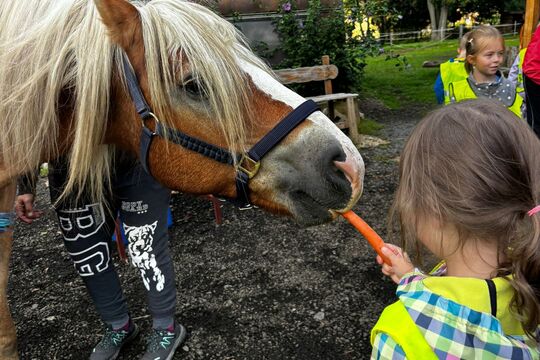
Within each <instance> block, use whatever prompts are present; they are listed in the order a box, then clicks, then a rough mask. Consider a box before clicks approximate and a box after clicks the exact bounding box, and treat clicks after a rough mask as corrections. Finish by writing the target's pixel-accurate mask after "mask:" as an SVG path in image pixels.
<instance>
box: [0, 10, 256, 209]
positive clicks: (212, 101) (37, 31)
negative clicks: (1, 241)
mask: <svg viewBox="0 0 540 360" xmlns="http://www.w3.org/2000/svg"><path fill="white" fill-rule="evenodd" d="M133 4H134V5H135V6H136V7H137V8H138V10H139V13H140V18H141V21H142V30H143V37H144V46H145V54H144V56H145V64H146V70H147V73H148V84H149V91H150V95H151V98H152V104H153V110H154V113H156V115H157V116H158V117H159V118H160V120H161V121H162V122H164V123H165V124H168V125H171V124H170V122H169V118H170V115H171V109H173V107H174V105H173V104H174V101H173V98H172V96H173V94H175V92H176V91H177V87H178V85H179V84H181V82H182V81H181V80H182V79H183V78H184V75H185V74H184V73H183V71H182V67H181V66H180V65H181V63H180V62H175V63H174V64H173V66H172V67H171V64H170V59H178V58H179V57H182V56H185V57H186V58H187V59H188V61H189V64H190V70H191V74H192V76H193V77H194V78H196V79H199V82H200V84H203V88H202V90H203V92H204V94H205V96H206V98H207V103H208V104H209V107H210V108H209V109H208V111H209V112H210V113H211V114H212V116H211V117H212V118H214V119H216V121H217V123H218V125H219V127H220V128H221V130H222V131H223V133H224V134H225V138H226V142H227V144H226V145H227V146H228V147H229V148H232V149H236V150H240V151H242V150H244V149H245V139H246V124H245V122H244V119H245V116H246V114H249V113H250V112H251V110H250V109H249V108H248V107H247V106H248V105H247V104H249V102H250V101H249V98H250V96H249V93H250V90H249V87H248V86H247V83H246V78H245V74H243V73H242V71H241V69H240V67H239V62H240V61H245V62H248V63H252V64H254V65H256V66H258V67H260V68H263V69H266V66H265V65H264V63H263V62H262V61H260V60H259V59H258V58H257V57H256V56H254V55H253V53H252V52H251V51H250V50H249V49H248V47H247V46H246V44H245V41H244V40H243V38H242V36H241V35H239V32H238V31H237V30H236V29H235V28H234V26H232V25H231V24H229V23H228V22H227V21H225V20H224V19H222V18H221V17H219V16H218V15H216V14H214V13H213V12H212V11H210V10H209V9H207V8H204V7H202V6H200V5H197V4H193V3H189V2H187V1H181V0H154V1H151V2H149V3H144V2H142V1H138V2H133ZM122 56H123V52H122V51H121V50H120V49H119V48H118V47H117V46H115V45H113V44H112V43H111V42H110V41H109V38H108V36H107V33H106V29H105V27H104V25H103V24H102V23H101V21H100V17H99V14H98V12H97V9H96V7H95V5H94V3H93V2H92V1H88V0H26V1H24V4H21V3H19V2H16V1H1V2H0V151H1V163H2V167H3V168H4V169H6V170H7V171H10V172H12V173H15V174H20V173H24V172H28V171H32V170H34V169H35V168H36V167H37V166H38V165H39V163H40V161H42V160H44V159H52V158H54V157H55V156H57V154H58V143H57V139H58V134H59V118H58V115H59V107H61V106H63V105H65V104H61V103H60V101H61V100H62V98H61V95H62V94H64V95H65V94H68V95H69V96H70V98H69V101H70V102H73V105H74V109H73V110H74V113H73V127H72V134H70V135H69V136H71V137H72V139H73V142H72V143H73V145H72V148H71V149H70V150H69V151H70V152H69V154H68V157H69V162H70V169H69V180H68V184H67V188H66V192H68V191H71V190H74V189H86V190H87V191H89V192H90V194H91V195H92V198H93V199H96V200H98V199H99V200H101V199H102V197H103V192H104V182H103V179H109V178H110V174H111V168H110V167H111V165H110V164H111V153H112V150H113V149H112V147H111V146H107V145H103V144H102V143H103V140H104V137H105V132H106V129H107V122H108V119H107V114H108V110H109V104H110V100H111V94H110V89H111V83H110V82H111V79H112V78H113V76H112V75H113V73H118V74H120V75H121V76H123V69H122V67H121V64H122V62H121V57H122ZM208 59H211V61H208ZM63 101H66V99H63Z"/></svg>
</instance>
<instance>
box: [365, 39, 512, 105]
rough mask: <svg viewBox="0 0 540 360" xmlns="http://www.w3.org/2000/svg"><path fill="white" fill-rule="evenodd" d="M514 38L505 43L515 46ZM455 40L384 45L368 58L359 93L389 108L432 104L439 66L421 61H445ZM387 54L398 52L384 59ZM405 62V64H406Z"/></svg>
mask: <svg viewBox="0 0 540 360" xmlns="http://www.w3.org/2000/svg"><path fill="white" fill-rule="evenodd" d="M518 41H519V40H518V39H517V38H509V39H506V46H517V45H518ZM456 49H457V40H455V39H454V40H445V41H438V42H421V43H412V44H402V45H394V46H387V47H385V53H384V54H382V55H379V56H377V57H373V58H370V59H368V61H367V66H366V68H365V76H364V78H363V79H362V85H361V89H360V92H361V93H362V95H363V96H366V97H371V98H376V99H379V100H381V101H382V102H383V103H384V104H385V105H386V106H388V107H389V108H391V109H401V108H403V107H405V106H410V105H411V104H415V105H418V104H420V105H430V104H431V105H433V104H435V94H434V92H433V84H434V82H435V78H436V77H437V73H438V71H439V69H438V68H423V67H422V64H423V62H424V61H428V60H429V61H446V60H448V59H449V58H451V57H453V56H455V54H456ZM388 55H394V56H395V55H399V56H398V57H397V58H392V59H390V60H386V58H387V56H388ZM406 64H408V66H405V65H406Z"/></svg>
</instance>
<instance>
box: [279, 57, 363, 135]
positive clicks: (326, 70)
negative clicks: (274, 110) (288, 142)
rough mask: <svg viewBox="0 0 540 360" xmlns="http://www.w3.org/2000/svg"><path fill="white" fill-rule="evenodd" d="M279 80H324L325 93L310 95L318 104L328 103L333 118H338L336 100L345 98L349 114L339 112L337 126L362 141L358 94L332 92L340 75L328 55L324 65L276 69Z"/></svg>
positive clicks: (284, 82) (285, 83) (289, 82)
mask: <svg viewBox="0 0 540 360" xmlns="http://www.w3.org/2000/svg"><path fill="white" fill-rule="evenodd" d="M274 72H275V73H276V75H277V77H278V79H279V81H280V82H281V83H282V84H284V85H287V84H299V83H307V82H311V81H324V95H319V96H313V97H308V98H307V99H311V100H313V101H315V102H316V103H317V104H326V106H327V111H326V115H327V116H328V117H329V118H330V119H331V120H332V121H335V120H336V114H337V113H338V112H337V111H336V110H335V106H334V105H335V104H334V103H335V102H336V101H341V100H344V101H345V102H346V105H347V110H346V112H347V114H346V115H344V114H338V115H339V116H338V117H339V118H340V119H339V121H337V122H336V125H337V127H339V128H340V129H342V130H345V129H347V130H348V131H349V137H350V138H351V140H352V141H353V142H354V143H358V142H359V141H360V135H359V134H358V121H359V117H360V116H359V112H358V108H357V106H356V98H357V97H358V94H349V93H336V94H334V93H333V92H332V80H333V79H335V78H336V77H337V75H338V68H337V66H335V65H331V64H330V58H329V57H328V55H324V56H323V57H322V65H317V66H309V67H301V68H294V69H281V70H275V71H274Z"/></svg>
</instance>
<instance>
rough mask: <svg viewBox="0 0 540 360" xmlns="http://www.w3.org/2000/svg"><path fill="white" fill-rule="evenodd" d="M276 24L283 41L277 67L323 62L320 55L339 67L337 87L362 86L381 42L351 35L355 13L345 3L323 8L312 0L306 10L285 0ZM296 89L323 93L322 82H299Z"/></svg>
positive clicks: (316, 1) (291, 1) (349, 88)
mask: <svg viewBox="0 0 540 360" xmlns="http://www.w3.org/2000/svg"><path fill="white" fill-rule="evenodd" d="M278 13H279V15H280V16H279V17H278V18H277V20H275V28H276V32H277V33H278V36H279V39H280V41H281V47H280V48H279V50H280V51H281V52H282V54H283V56H284V59H283V61H282V62H281V63H280V64H279V65H278V66H277V68H294V67H301V66H313V65H320V64H321V56H322V55H328V56H330V62H331V63H332V64H334V65H336V66H337V67H338V68H339V76H338V78H337V79H336V80H335V81H334V82H333V84H334V88H335V91H354V90H355V89H358V88H359V85H360V81H361V78H362V75H363V70H364V67H365V66H366V58H367V57H368V56H370V55H372V54H374V53H377V52H378V44H377V42H376V41H375V40H374V39H373V37H372V36H370V35H369V34H368V35H367V36H365V37H363V38H362V39H358V38H356V39H355V38H353V37H352V36H351V34H352V30H353V28H354V21H355V16H351V12H350V11H349V12H348V15H347V16H348V17H347V21H346V13H345V11H344V8H343V6H336V7H332V8H323V7H322V6H321V2H320V0H309V2H308V9H307V11H306V12H305V15H304V13H300V12H299V11H298V8H297V5H296V1H295V0H282V1H281V3H280V7H279V9H278ZM295 90H297V91H299V92H301V93H302V94H304V95H312V94H320V92H321V86H320V84H309V83H308V84H305V85H299V86H298V87H297V88H296V89H295Z"/></svg>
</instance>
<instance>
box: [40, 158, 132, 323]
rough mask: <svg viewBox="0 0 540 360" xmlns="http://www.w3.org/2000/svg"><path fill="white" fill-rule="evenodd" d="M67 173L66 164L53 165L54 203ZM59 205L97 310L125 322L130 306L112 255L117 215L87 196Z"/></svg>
mask: <svg viewBox="0 0 540 360" xmlns="http://www.w3.org/2000/svg"><path fill="white" fill-rule="evenodd" d="M66 175H67V174H66V168H65V164H56V166H54V164H53V168H52V169H50V172H49V184H50V191H51V201H52V202H53V203H54V202H56V200H57V199H58V197H59V195H60V194H61V192H62V189H63V187H64V184H65V180H66ZM55 207H56V213H57V215H58V219H59V223H60V229H61V231H62V234H63V236H64V244H65V246H66V249H67V251H68V253H69V254H70V256H71V259H72V261H73V263H74V265H75V268H76V269H77V272H78V273H79V275H80V276H81V278H82V280H83V282H84V283H85V285H86V288H87V289H88V292H89V294H90V297H91V298H92V300H93V302H94V305H95V307H96V310H97V312H98V313H99V315H100V316H101V318H102V320H103V321H104V322H106V323H108V324H110V325H112V326H114V327H119V326H121V325H122V323H125V322H126V321H127V319H128V308H127V305H126V301H125V298H124V295H123V293H122V289H121V287H120V281H119V279H118V274H117V273H116V269H115V268H114V264H113V262H112V261H111V257H110V253H111V252H110V242H111V236H112V232H113V230H114V219H113V218H112V217H111V216H110V213H109V212H108V211H107V209H106V207H105V206H103V204H96V203H94V204H92V203H91V202H90V201H86V200H85V199H84V198H83V199H81V200H79V201H77V202H76V201H75V199H74V196H70V197H67V198H66V199H64V200H62V201H61V202H60V203H58V204H56V206H55ZM111 211H114V209H111Z"/></svg>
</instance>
